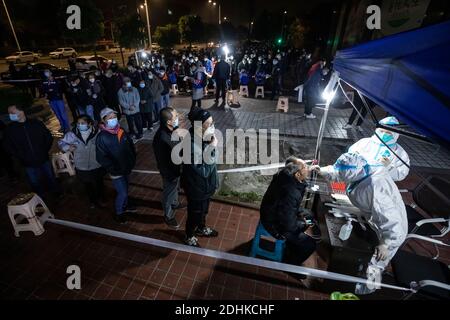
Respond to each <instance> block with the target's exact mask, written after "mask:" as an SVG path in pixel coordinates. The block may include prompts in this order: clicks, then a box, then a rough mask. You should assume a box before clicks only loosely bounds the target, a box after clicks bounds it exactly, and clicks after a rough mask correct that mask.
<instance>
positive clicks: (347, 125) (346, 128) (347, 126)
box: [342, 124, 353, 130]
mask: <svg viewBox="0 0 450 320" xmlns="http://www.w3.org/2000/svg"><path fill="white" fill-rule="evenodd" d="M342 129H344V130H351V129H353V126H352V125H351V124H346V125H345V126H343V127H342Z"/></svg>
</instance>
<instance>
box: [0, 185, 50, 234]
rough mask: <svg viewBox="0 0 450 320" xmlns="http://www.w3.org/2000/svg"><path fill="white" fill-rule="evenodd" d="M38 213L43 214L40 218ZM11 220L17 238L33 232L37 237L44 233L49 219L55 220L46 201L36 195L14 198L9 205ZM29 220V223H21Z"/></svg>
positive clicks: (23, 195) (30, 194)
mask: <svg viewBox="0 0 450 320" xmlns="http://www.w3.org/2000/svg"><path fill="white" fill-rule="evenodd" d="M37 213H41V215H40V216H38V215H37ZM8 215H9V219H10V220H11V223H12V225H13V228H14V234H15V236H16V237H20V235H19V233H20V232H22V231H31V232H33V233H34V235H35V236H40V235H41V234H43V233H44V231H45V230H44V227H43V225H44V223H45V222H46V221H47V220H48V219H49V218H55V216H54V215H53V214H52V213H51V212H50V210H49V209H48V208H47V206H46V205H45V203H44V201H42V199H41V198H40V197H39V196H38V195H37V194H35V193H29V194H22V195H19V196H17V197H16V198H14V199H13V200H12V201H11V202H10V203H9V204H8ZM24 218H25V219H27V220H28V223H21V222H22V221H23V220H24Z"/></svg>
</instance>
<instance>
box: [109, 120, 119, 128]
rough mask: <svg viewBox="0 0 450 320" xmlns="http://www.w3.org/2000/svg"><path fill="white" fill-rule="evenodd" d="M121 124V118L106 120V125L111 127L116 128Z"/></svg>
mask: <svg viewBox="0 0 450 320" xmlns="http://www.w3.org/2000/svg"><path fill="white" fill-rule="evenodd" d="M118 124H119V120H117V118H113V119H109V120H107V121H106V126H107V127H108V128H110V129H113V128H115V127H116V126H117V125H118Z"/></svg>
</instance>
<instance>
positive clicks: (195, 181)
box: [181, 128, 219, 201]
mask: <svg viewBox="0 0 450 320" xmlns="http://www.w3.org/2000/svg"><path fill="white" fill-rule="evenodd" d="M189 131H190V134H191V139H192V140H191V164H185V163H184V164H183V173H182V177H181V180H182V185H183V188H184V192H185V193H186V196H187V198H188V201H189V199H192V200H207V199H209V198H211V197H212V196H213V195H214V193H215V192H216V190H217V188H218V187H219V176H218V174H217V165H216V164H206V163H205V162H204V159H203V158H202V163H201V164H195V162H194V132H193V129H192V128H191V129H190V130H189ZM207 146H208V144H207V143H205V142H203V144H202V151H204V150H205V148H206V147H207Z"/></svg>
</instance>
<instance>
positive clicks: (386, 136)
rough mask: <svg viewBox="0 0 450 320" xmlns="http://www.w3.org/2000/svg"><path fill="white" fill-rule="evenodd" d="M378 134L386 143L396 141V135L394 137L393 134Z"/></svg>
mask: <svg viewBox="0 0 450 320" xmlns="http://www.w3.org/2000/svg"><path fill="white" fill-rule="evenodd" d="M377 134H378V136H379V137H380V138H381V140H383V142H384V143H390V142H392V141H393V140H394V135H392V134H391V133H388V132H379V131H378V132H377Z"/></svg>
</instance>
